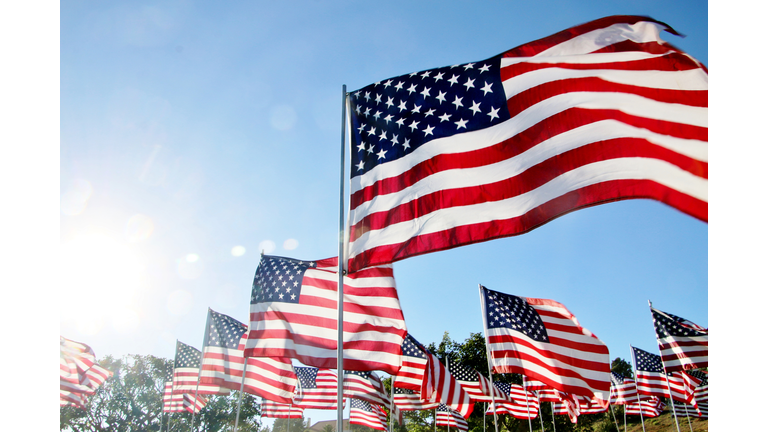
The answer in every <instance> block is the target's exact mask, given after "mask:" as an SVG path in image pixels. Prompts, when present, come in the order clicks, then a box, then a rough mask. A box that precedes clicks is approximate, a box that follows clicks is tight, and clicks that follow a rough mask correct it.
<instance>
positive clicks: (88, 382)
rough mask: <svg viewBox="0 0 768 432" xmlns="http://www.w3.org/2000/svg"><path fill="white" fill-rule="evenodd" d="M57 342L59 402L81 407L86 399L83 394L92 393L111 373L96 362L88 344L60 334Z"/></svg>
mask: <svg viewBox="0 0 768 432" xmlns="http://www.w3.org/2000/svg"><path fill="white" fill-rule="evenodd" d="M59 343H60V348H59V375H60V376H59V390H60V392H61V394H60V402H61V403H62V404H63V405H72V406H76V407H78V408H82V407H84V406H85V401H86V398H85V397H84V396H83V395H92V394H94V393H95V392H96V390H97V389H98V388H99V386H101V385H102V384H103V383H104V381H106V380H107V379H108V378H109V377H111V376H112V375H113V374H112V372H111V371H109V370H107V369H106V368H104V367H102V366H101V365H99V364H98V363H96V355H95V354H94V352H93V349H91V347H89V346H88V345H86V344H83V343H80V342H75V341H72V340H69V339H67V338H64V337H61V336H59ZM75 394H79V395H80V396H76V395H75Z"/></svg>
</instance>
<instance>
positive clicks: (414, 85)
mask: <svg viewBox="0 0 768 432" xmlns="http://www.w3.org/2000/svg"><path fill="white" fill-rule="evenodd" d="M415 91H416V84H411V86H410V87H408V94H413V92H415Z"/></svg>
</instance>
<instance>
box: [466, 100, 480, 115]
mask: <svg viewBox="0 0 768 432" xmlns="http://www.w3.org/2000/svg"><path fill="white" fill-rule="evenodd" d="M469 110H470V111H472V115H475V114H477V113H479V112H480V102H474V101H473V102H472V107H471V108H469Z"/></svg>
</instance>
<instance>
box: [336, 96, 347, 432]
mask: <svg viewBox="0 0 768 432" xmlns="http://www.w3.org/2000/svg"><path fill="white" fill-rule="evenodd" d="M346 138H347V85H346V84H344V85H342V86H341V163H340V169H339V171H340V174H339V254H338V256H339V263H338V266H339V270H338V272H339V282H338V285H337V286H338V295H339V296H338V300H337V303H336V305H337V307H336V309H337V311H338V317H337V322H336V329H337V338H336V344H337V345H336V370H337V372H338V379H337V382H336V392H337V395H336V404H337V406H336V432H343V431H344V264H345V261H346V260H345V254H344V237H345V235H344V232H345V230H346V226H345V223H344V198H345V197H344V168H345V159H346V156H345V154H344V150H345V149H346Z"/></svg>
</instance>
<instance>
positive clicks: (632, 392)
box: [611, 372, 638, 405]
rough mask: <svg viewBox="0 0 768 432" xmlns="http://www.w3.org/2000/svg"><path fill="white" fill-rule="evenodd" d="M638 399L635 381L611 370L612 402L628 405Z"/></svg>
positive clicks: (613, 403)
mask: <svg viewBox="0 0 768 432" xmlns="http://www.w3.org/2000/svg"><path fill="white" fill-rule="evenodd" d="M637 401H638V398H637V387H636V386H635V381H634V380H633V379H631V378H625V377H624V376H623V375H621V374H618V373H616V372H611V404H612V405H626V404H630V403H635V402H637Z"/></svg>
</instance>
